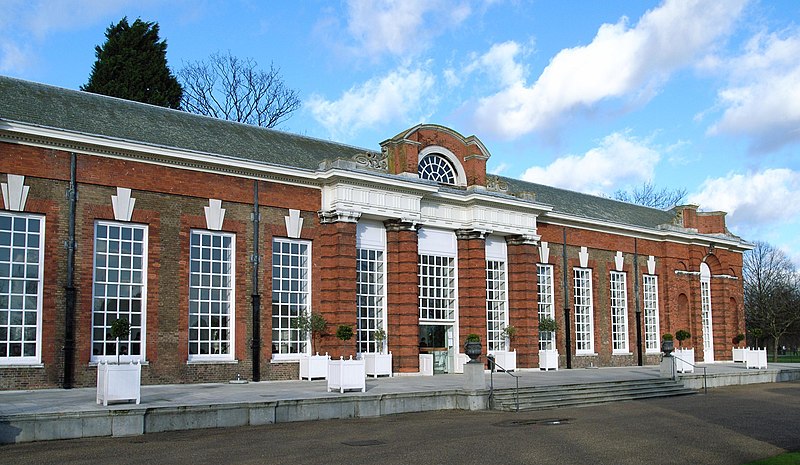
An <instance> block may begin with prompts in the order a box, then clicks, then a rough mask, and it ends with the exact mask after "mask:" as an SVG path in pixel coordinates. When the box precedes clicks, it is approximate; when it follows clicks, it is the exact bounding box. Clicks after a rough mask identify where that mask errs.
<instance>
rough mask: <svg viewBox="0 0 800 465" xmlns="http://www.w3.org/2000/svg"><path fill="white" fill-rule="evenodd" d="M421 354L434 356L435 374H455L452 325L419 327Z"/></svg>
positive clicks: (422, 325)
mask: <svg viewBox="0 0 800 465" xmlns="http://www.w3.org/2000/svg"><path fill="white" fill-rule="evenodd" d="M419 353H420V354H430V355H432V356H433V373H434V374H440V373H453V366H452V359H453V355H454V354H453V327H452V325H425V324H421V325H419Z"/></svg>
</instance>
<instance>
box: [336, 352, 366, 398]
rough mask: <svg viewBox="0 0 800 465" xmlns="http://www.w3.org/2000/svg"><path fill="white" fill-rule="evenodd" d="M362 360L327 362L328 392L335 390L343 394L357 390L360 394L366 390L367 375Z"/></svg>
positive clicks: (342, 359)
mask: <svg viewBox="0 0 800 465" xmlns="http://www.w3.org/2000/svg"><path fill="white" fill-rule="evenodd" d="M365 368H366V367H365V364H364V360H353V357H352V356H351V357H350V359H348V360H345V359H344V358H342V357H340V358H339V360H330V361H329V362H328V392H330V391H334V390H337V391H339V392H344V391H346V390H350V389H358V390H360V391H361V392H365V391H366V390H367V381H366V379H367V374H366V369H365Z"/></svg>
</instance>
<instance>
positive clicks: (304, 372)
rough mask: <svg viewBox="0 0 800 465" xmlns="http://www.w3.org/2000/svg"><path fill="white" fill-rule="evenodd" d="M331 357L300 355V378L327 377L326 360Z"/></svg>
mask: <svg viewBox="0 0 800 465" xmlns="http://www.w3.org/2000/svg"><path fill="white" fill-rule="evenodd" d="M330 359H331V357H330V356H329V355H328V353H327V352H326V353H325V355H320V354H317V355H303V356H302V357H300V379H301V380H303V379H307V380H309V381H310V380H312V379H325V378H327V377H328V362H329V361H330Z"/></svg>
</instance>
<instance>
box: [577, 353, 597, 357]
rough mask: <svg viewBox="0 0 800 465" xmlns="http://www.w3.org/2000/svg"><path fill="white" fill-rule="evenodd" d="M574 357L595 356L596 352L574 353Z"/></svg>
mask: <svg viewBox="0 0 800 465" xmlns="http://www.w3.org/2000/svg"><path fill="white" fill-rule="evenodd" d="M575 356H576V357H597V352H583V353H576V354H575Z"/></svg>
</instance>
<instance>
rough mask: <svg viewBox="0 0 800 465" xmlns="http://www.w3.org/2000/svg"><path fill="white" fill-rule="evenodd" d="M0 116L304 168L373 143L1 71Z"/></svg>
mask: <svg viewBox="0 0 800 465" xmlns="http://www.w3.org/2000/svg"><path fill="white" fill-rule="evenodd" d="M0 120H11V121H17V122H23V123H28V124H32V125H37V126H44V127H49V128H54V129H63V130H66V131H71V132H78V133H83V134H90V135H97V136H104V137H108V138H112V139H122V140H129V141H134V142H140V143H144V144H149V145H153V146H160V147H172V148H177V149H183V150H190V151H196V152H203V153H210V154H215V155H223V156H226V157H232V158H239V159H244V160H251V161H256V162H263V163H267V164H271V165H279V166H287V167H293V168H300V169H305V170H316V169H319V167H320V164H321V163H322V162H323V161H325V160H329V161H330V160H337V159H347V160H352V159H353V157H354V156H355V155H357V154H363V153H366V152H369V153H373V154H378V153H379V152H375V151H374V150H368V149H363V148H357V147H352V146H348V145H344V144H338V143H334V142H329V141H323V140H320V139H314V138H310V137H304V136H299V135H295V134H289V133H286V132H282V131H276V130H273V129H265V128H260V127H256V126H250V125H246V124H240V123H234V122H229V121H224V120H219V119H215V118H209V117H205V116H199V115H194V114H191V113H186V112H183V111H178V110H170V109H167V108H162V107H157V106H152V105H147V104H143V103H139V102H132V101H128V100H123V99H118V98H113V97H107V96H102V95H96V94H91V93H88V92H81V91H76V90H70V89H63V88H59V87H54V86H49V85H45V84H40V83H35V82H30V81H23V80H19V79H14V78H9V77H5V76H0ZM502 180H503V181H505V182H506V183H507V184H508V187H509V188H508V191H507V193H508V194H515V193H521V192H532V193H534V194H535V200H536V202H537V203H541V204H545V205H549V206H552V207H553V211H554V212H559V213H566V214H570V215H575V216H579V217H585V218H590V219H598V220H603V221H608V222H613V223H621V224H627V225H634V226H643V227H649V228H655V227H657V226H658V225H660V224H670V223H672V221H673V219H674V214H673V213H672V212H669V211H662V210H658V209H654V208H648V207H642V206H639V205H633V204H629V203H624V202H618V201H615V200H611V199H607V198H603V197H597V196H592V195H587V194H582V193H579V192H573V191H569V190H565V189H558V188H554V187H549V186H545V185H541V184H534V183H529V182H525V181H520V180H518V179H512V178H502Z"/></svg>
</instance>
